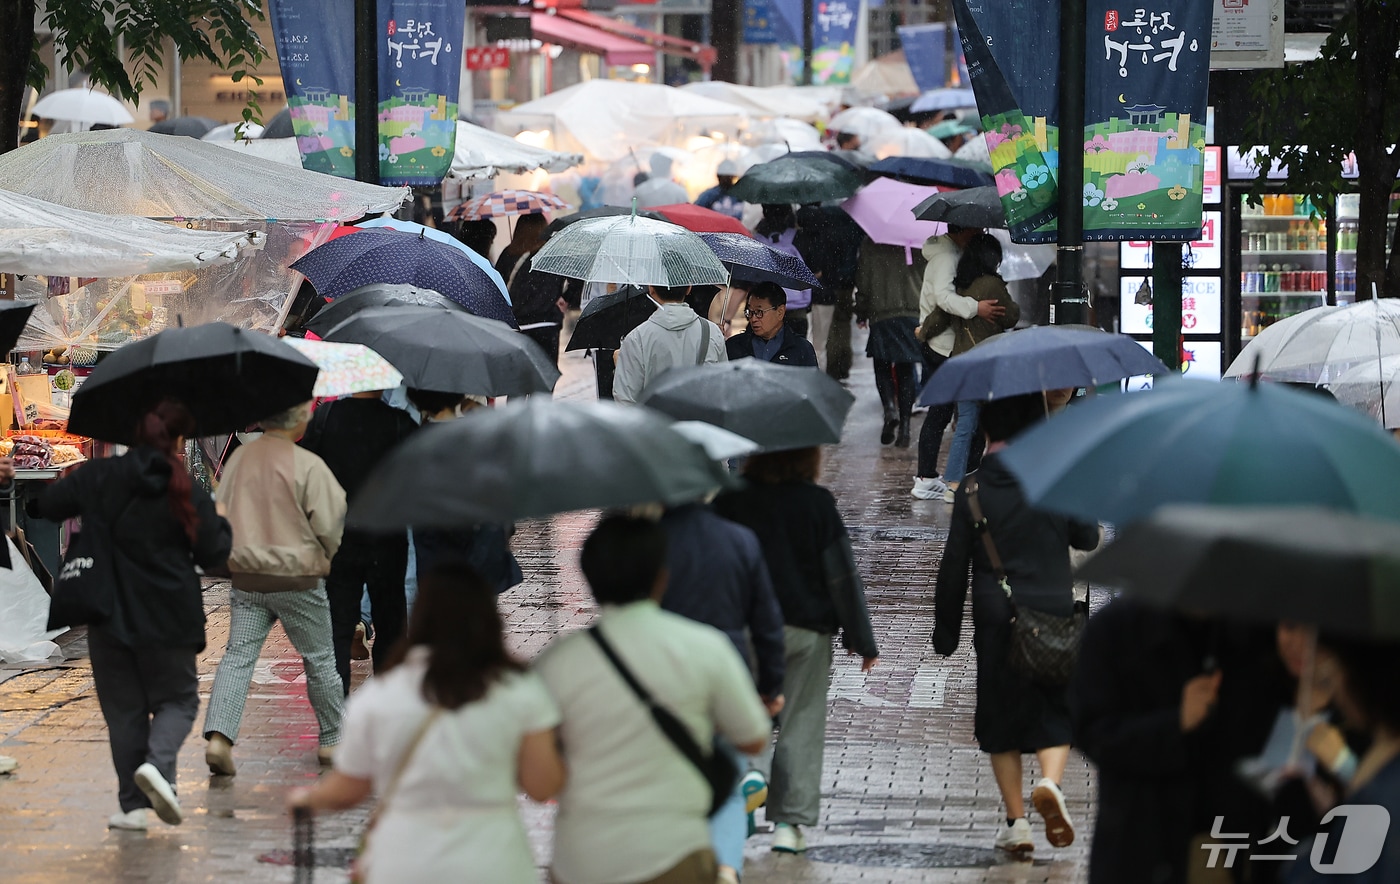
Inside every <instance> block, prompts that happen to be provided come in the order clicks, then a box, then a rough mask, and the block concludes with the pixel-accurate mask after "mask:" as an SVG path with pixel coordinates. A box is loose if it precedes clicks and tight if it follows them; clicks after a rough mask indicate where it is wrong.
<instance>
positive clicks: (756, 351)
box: [724, 282, 817, 368]
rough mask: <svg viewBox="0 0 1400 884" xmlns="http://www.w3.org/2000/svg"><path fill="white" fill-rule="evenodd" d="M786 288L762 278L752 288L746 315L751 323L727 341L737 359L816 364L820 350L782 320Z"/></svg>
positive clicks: (779, 363) (726, 347)
mask: <svg viewBox="0 0 1400 884" xmlns="http://www.w3.org/2000/svg"><path fill="white" fill-rule="evenodd" d="M786 312H787V291H786V290H784V289H783V287H782V286H780V285H778V284H777V283H775V282H761V283H759V284H758V285H756V286H754V287H753V288H752V289H750V290H749V297H748V302H747V306H746V307H745V309H744V318H745V319H747V320H748V321H749V327H748V328H747V329H746V330H744V331H742V332H740V333H739V334H737V335H735V336H734V337H732V338H729V339H728V340H726V341H725V342H724V349H725V352H726V353H727V354H728V356H729V359H730V360H731V361H733V360H735V359H748V358H753V359H761V360H763V361H764V362H772V363H776V364H778V365H803V366H810V367H812V368H816V367H817V352H816V350H814V349H812V344H811V342H809V341H808V340H807V339H806V338H802V337H798V336H797V335H796V334H794V333H793V332H792V331H791V330H790V329H788V328H787V326H786V324H785V323H784V321H783V317H784V314H786Z"/></svg>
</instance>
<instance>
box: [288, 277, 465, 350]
mask: <svg viewBox="0 0 1400 884" xmlns="http://www.w3.org/2000/svg"><path fill="white" fill-rule="evenodd" d="M409 305H416V306H419V307H453V308H455V309H458V310H465V309H466V308H465V307H463V306H462V305H460V304H458V303H457V302H456V301H454V300H452V299H451V298H447V297H444V296H442V295H440V294H438V293H437V292H435V291H433V290H432V289H420V288H418V287H416V286H412V285H405V284H403V283H392V282H376V283H371V284H370V285H365V286H360V287H359V288H357V289H355V290H354V291H353V292H350V293H349V294H347V295H341V296H340V297H339V298H336V299H335V300H334V301H331V302H330V303H329V304H327V305H326V306H324V307H322V308H321V309H320V310H319V311H318V312H317V313H316V315H315V316H313V317H312V318H311V319H310V320H309V321H308V322H307V323H306V324H305V326H303V327H304V328H306V330H307V331H312V332H315V333H316V334H318V335H320V336H321V337H323V338H324V337H325V336H326V335H328V334H330V331H331V329H333V328H335V327H336V326H337V325H340V324H341V323H342V322H344V321H345V320H347V319H349V318H350V317H351V316H354V315H355V314H356V313H359V312H360V311H361V310H366V309H368V308H370V307H405V306H409Z"/></svg>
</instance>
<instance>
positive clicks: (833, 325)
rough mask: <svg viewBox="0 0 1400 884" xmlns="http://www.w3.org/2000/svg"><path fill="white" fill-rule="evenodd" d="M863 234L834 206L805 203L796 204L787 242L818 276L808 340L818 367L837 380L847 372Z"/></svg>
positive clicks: (847, 375)
mask: <svg viewBox="0 0 1400 884" xmlns="http://www.w3.org/2000/svg"><path fill="white" fill-rule="evenodd" d="M863 237H864V234H863V233H861V229H860V226H859V225H857V224H856V222H855V221H853V220H852V219H851V216H850V215H848V214H846V213H845V212H844V211H842V210H841V208H840V207H838V206H825V207H823V206H819V205H807V206H802V207H801V208H799V209H798V210H797V236H796V237H794V238H793V241H792V244H793V245H794V246H796V247H797V252H798V254H799V255H801V256H802V260H803V261H804V262H805V263H806V264H807V267H808V269H810V270H811V271H812V273H813V274H814V275H815V276H816V277H817V279H819V280H820V281H821V285H820V286H818V287H817V288H815V289H813V290H812V314H811V332H812V346H813V347H815V348H816V351H817V358H818V360H819V361H820V363H821V367H822V370H823V371H825V372H826V373H827V374H829V375H830V376H831V377H833V378H835V379H836V380H838V381H844V380H845V379H846V378H848V377H850V376H851V360H852V353H851V320H852V319H853V318H854V317H855V288H856V268H857V266H858V262H859V260H860V242H861V239H862V238H863Z"/></svg>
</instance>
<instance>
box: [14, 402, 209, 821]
mask: <svg viewBox="0 0 1400 884" xmlns="http://www.w3.org/2000/svg"><path fill="white" fill-rule="evenodd" d="M134 423H135V428H134V433H133V434H132V445H131V447H130V449H128V451H127V452H126V453H125V454H122V455H119V456H117V457H110V458H102V459H99V460H94V461H92V462H90V463H86V464H84V465H83V466H81V467H79V468H78V469H77V470H74V471H73V473H72V474H71V475H69V476H67V477H66V478H63V479H60V480H58V481H57V482H55V483H53V484H52V485H50V486H48V487H47V488H46V489H45V490H44V492H43V493H42V494H41V495H39V497H38V498H36V499H35V500H33V501H32V502H31V503H30V504H29V507H28V512H29V515H30V516H32V517H33V518H41V519H48V520H50V521H55V522H59V521H63V520H64V519H71V518H75V517H79V516H81V517H82V518H83V520H84V522H86V523H87V524H88V526H89V529H90V530H100V529H98V528H96V527H95V526H99V525H102V526H106V530H107V531H108V532H110V539H111V544H110V549H109V552H110V553H111V554H112V556H113V558H112V564H113V571H114V574H115V578H116V586H115V587H114V588H113V591H114V593H115V604H114V609H113V613H112V617H111V619H109V620H108V621H107V622H105V623H102V624H96V625H93V626H90V627H89V628H88V652H89V654H90V655H91V658H92V679H93V685H94V686H95V687H96V689H97V702H98V705H99V706H101V708H102V718H103V719H104V720H105V721H106V723H107V738H108V741H109V743H110V744H111V749H112V764H113V766H114V767H115V768H116V771H117V800H118V803H119V805H120V806H121V812H120V813H116V814H113V815H112V817H111V819H109V820H108V822H107V825H108V827H109V828H113V829H135V830H140V829H145V828H146V826H147V819H146V810H147V808H152V809H154V810H155V812H156V816H158V817H159V818H160V819H161V820H162V821H164V822H167V823H169V824H171V825H179V824H180V822H181V821H182V820H183V818H184V815H183V813H182V812H181V810H180V802H179V799H178V798H177V796H176V790H175V768H176V761H177V758H178V756H179V754H180V746H181V744H182V743H184V741H185V737H186V736H188V735H189V732H190V727H191V726H192V725H193V724H194V719H195V716H196V715H198V713H199V671H198V668H197V665H196V657H197V655H198V654H199V653H200V652H201V651H203V650H204V644H205V636H204V599H203V596H202V587H201V584H200V579H199V574H198V573H197V572H196V571H195V568H196V567H200V568H204V569H206V570H208V569H214V568H218V567H221V566H222V565H223V564H224V562H225V560H227V558H228V554H229V548H230V547H231V545H232V535H231V532H230V530H229V525H228V522H226V521H224V519H223V517H222V516H220V515H219V514H218V513H217V512H216V511H215V509H214V501H213V500H211V499H210V497H209V495H208V494H207V493H206V492H205V491H204V489H203V488H200V487H199V486H198V485H196V484H194V483H193V482H192V481H191V479H190V474H189V470H188V469H187V468H186V466H185V461H184V458H183V457H182V456H181V454H180V451H181V448H182V447H183V444H184V438H185V437H187V436H190V435H191V434H192V433H193V432H194V431H195V429H196V428H195V422H194V418H193V417H192V416H191V414H190V411H189V409H188V408H186V407H185V406H184V405H183V404H181V403H179V402H177V401H175V400H173V399H163V400H161V401H160V402H158V403H157V404H156V405H155V406H153V407H152V408H151V409H150V410H148V411H146V412H145V413H144V414H142V415H140V416H139V417H138V418H136V420H135V422H134Z"/></svg>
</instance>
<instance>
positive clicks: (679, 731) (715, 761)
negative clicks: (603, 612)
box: [588, 626, 739, 816]
mask: <svg viewBox="0 0 1400 884" xmlns="http://www.w3.org/2000/svg"><path fill="white" fill-rule="evenodd" d="M588 634H589V635H591V636H592V637H593V641H595V642H597V643H598V648H599V649H600V650H601V651H602V652H603V656H605V657H607V658H608V661H609V662H610V663H612V665H613V668H614V669H616V670H617V674H618V675H620V676H622V680H623V681H625V682H627V686H628V687H630V688H631V689H632V693H634V694H636V695H637V699H639V700H641V701H642V703H643V704H644V705H645V706H646V707H647V709H648V710H649V711H650V712H651V717H652V720H653V721H655V722H656V726H657V727H659V728H661V732H662V733H663V734H665V735H666V739H668V740H670V741H671V745H673V746H675V747H676V749H677V750H678V751H679V752H680V753H681V754H682V755H684V756H685V757H686V760H688V761H689V762H690V763H691V764H693V765H695V769H696V770H698V771H700V775H701V776H702V777H704V778H705V782H707V783H709V784H710V810H709V813H708V814H706V815H707V816H714V815H715V814H716V813H717V812H718V811H719V809H720V808H721V807H723V806H724V804H725V802H727V801H728V800H729V796H730V795H732V794H733V793H734V787H735V786H736V785H737V784H738V782H739V766H738V765H737V764H735V763H734V759H733V758H731V757H730V756H729V753H728V752H725V751H723V750H722V749H721V748H720V746H719V741H718V739H716V741H715V745H713V746H712V747H710V752H709V754H706V753H705V752H704V751H703V750H701V748H700V744H699V743H697V742H695V737H694V735H692V734H691V733H690V728H688V727H686V726H685V723H684V722H682V721H681V720H680V719H679V718H677V717H676V716H675V715H673V714H671V712H670V711H669V710H667V709H666V708H664V707H662V706H661V705H659V704H658V703H657V702H656V700H655V699H653V698H652V696H651V694H650V692H648V691H647V689H646V688H644V687H642V684H641V682H639V681H637V679H636V678H635V677H634V676H633V675H632V671H631V670H630V669H628V668H627V666H626V665H625V664H624V663H623V662H622V659H621V658H620V657H618V656H617V652H615V651H614V650H613V649H612V645H610V644H608V641H607V639H605V638H603V634H602V633H601V632H599V631H598V627H597V626H593V627H590V628H589V630H588Z"/></svg>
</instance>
